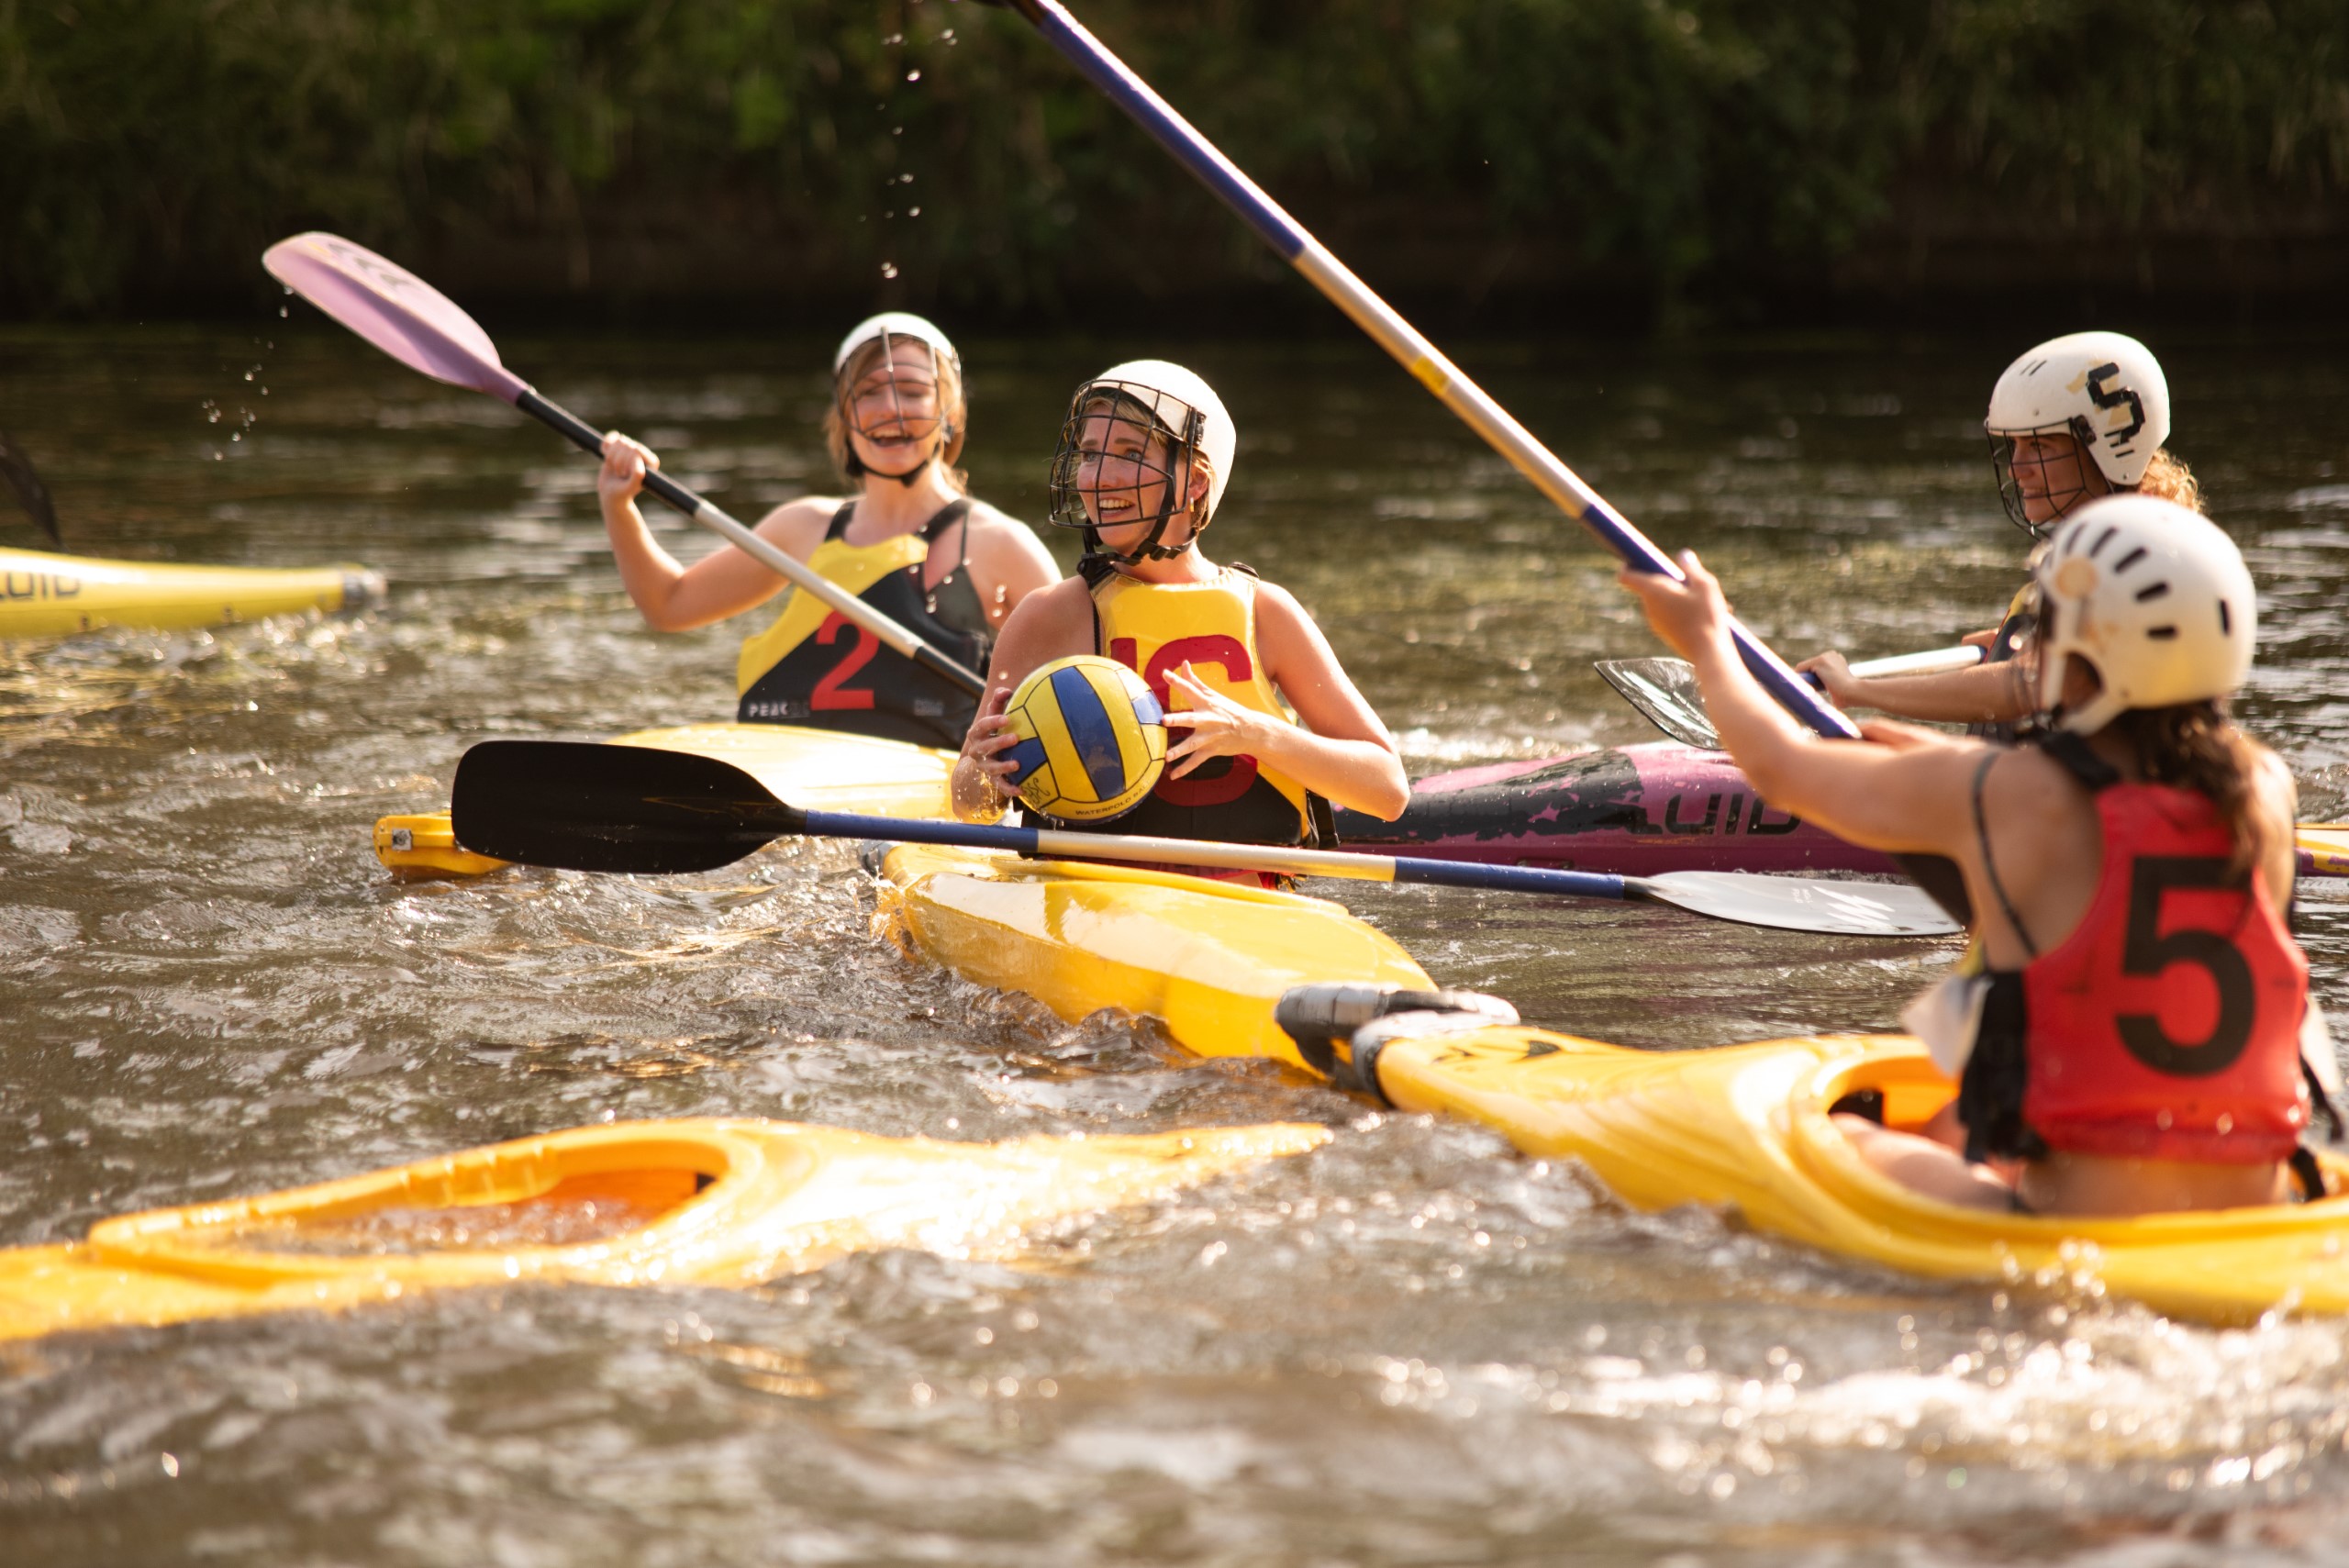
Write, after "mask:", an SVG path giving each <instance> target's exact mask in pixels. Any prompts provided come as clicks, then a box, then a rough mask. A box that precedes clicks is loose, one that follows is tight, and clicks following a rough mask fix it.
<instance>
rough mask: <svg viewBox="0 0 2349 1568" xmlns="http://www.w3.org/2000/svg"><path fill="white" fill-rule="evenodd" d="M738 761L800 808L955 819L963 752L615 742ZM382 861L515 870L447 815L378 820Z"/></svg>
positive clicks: (762, 737) (771, 737) (428, 870)
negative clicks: (462, 839) (476, 844)
mask: <svg viewBox="0 0 2349 1568" xmlns="http://www.w3.org/2000/svg"><path fill="white" fill-rule="evenodd" d="M613 744H615V745H618V746H650V747H651V748H653V749H655V750H656V751H688V752H691V753H693V754H694V755H696V756H701V757H716V758H718V760H719V761H721V762H731V763H733V764H734V765H735V766H736V767H738V768H740V769H741V770H742V771H743V772H745V773H749V774H751V776H752V777H753V778H755V779H757V780H758V781H759V782H760V783H761V784H764V785H765V786H766V787H767V788H768V789H769V790H770V791H772V792H773V793H774V795H775V796H776V797H777V798H778V799H782V800H787V801H789V802H791V804H793V805H794V806H807V807H809V808H811V809H816V810H823V811H861V812H865V813H867V814H869V815H872V816H874V817H952V815H953V814H954V811H953V806H952V790H951V780H952V775H953V772H954V753H953V752H952V751H941V750H939V749H938V748H936V747H932V746H915V745H911V744H909V743H908V742H906V741H903V740H875V739H874V738H873V737H872V736H869V735H850V734H845V733H843V732H841V731H839V730H831V729H807V728H800V727H799V726H797V725H791V724H688V725H684V726H681V727H679V728H673V729H640V730H638V731H637V732H636V733H635V734H633V735H623V736H621V737H619V738H618V740H616V741H614V742H613ZM375 858H376V859H377V860H379V861H381V862H384V865H386V866H388V867H389V868H390V869H391V870H392V871H394V872H395V873H398V874H400V875H402V876H409V877H420V876H480V875H483V874H484V873H488V872H493V871H495V870H497V869H498V868H499V867H500V866H502V865H504V864H506V862H504V861H501V860H493V859H492V858H490V857H489V856H487V855H477V854H474V853H473V851H470V850H468V849H465V848H464V847H463V846H462V845H460V844H459V843H458V842H457V836H456V834H455V832H454V831H452V830H451V828H450V825H449V814H448V813H447V812H446V811H431V812H414V813H403V814H398V815H394V816H390V817H379V818H378V819H377V820H376V823H375Z"/></svg>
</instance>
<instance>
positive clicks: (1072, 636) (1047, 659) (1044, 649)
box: [953, 577, 1093, 822]
mask: <svg viewBox="0 0 2349 1568" xmlns="http://www.w3.org/2000/svg"><path fill="white" fill-rule="evenodd" d="M1092 651H1093V595H1092V594H1091V593H1090V592H1089V591H1087V589H1086V588H1085V579H1083V578H1082V577H1070V578H1065V579H1063V581H1061V582H1058V583H1055V584H1052V586H1050V587H1048V588H1045V589H1044V590H1042V591H1041V592H1040V593H1034V594H1030V595H1028V596H1027V597H1026V598H1025V599H1022V600H1021V601H1020V602H1019V607H1018V608H1016V609H1014V610H1013V611H1012V612H1011V614H1010V616H1009V617H1008V618H1007V619H1006V620H1005V622H1004V623H1003V631H1002V634H1001V635H1000V636H998V637H997V638H996V643H995V653H994V656H993V657H992V658H990V659H989V660H988V662H987V693H986V696H985V699H984V700H983V701H982V702H981V703H980V704H979V713H978V717H977V718H975V719H974V720H973V721H972V724H971V728H970V733H968V734H967V735H965V736H964V737H963V754H962V755H961V756H960V757H958V758H956V759H955V761H954V778H953V797H954V815H955V816H957V817H961V818H962V819H963V821H965V822H992V821H994V820H995V819H996V817H1000V816H1002V815H1003V812H1004V807H1005V806H1008V805H1009V804H1010V803H1011V802H1012V801H1014V800H1016V799H1018V798H1019V792H1018V791H1016V790H1014V789H1013V788H1012V787H1011V785H1010V784H1008V782H1007V781H1008V778H1009V776H1010V773H1011V767H1012V764H1011V763H1009V762H1005V761H1003V760H1002V753H1003V752H1004V751H1007V750H1008V749H1009V748H1010V746H1011V744H1012V741H1013V736H1012V733H1011V729H1010V727H1009V726H1008V723H1007V722H1006V721H1005V719H1004V717H1003V709H1004V706H1005V705H1006V704H1007V703H1008V702H1009V701H1010V700H1011V694H1012V691H1013V689H1014V688H1016V687H1017V686H1018V685H1019V683H1020V682H1022V681H1024V680H1026V679H1027V678H1028V676H1029V674H1030V673H1031V672H1033V671H1034V670H1035V669H1037V668H1038V667H1039V666H1040V665H1044V664H1049V663H1051V662H1052V661H1053V660H1055V659H1065V658H1067V657H1068V656H1069V655H1071V654H1073V653H1090V652H1092Z"/></svg>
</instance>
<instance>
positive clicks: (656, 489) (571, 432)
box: [262, 234, 986, 696]
mask: <svg viewBox="0 0 2349 1568" xmlns="http://www.w3.org/2000/svg"><path fill="white" fill-rule="evenodd" d="M262 265H263V266H265V267H267V268H268V269H269V271H270V273H271V275H272V276H273V277H275V278H276V279H277V281H278V282H280V283H282V284H284V285H285V286H286V287H287V288H290V289H292V290H293V291H294V292H295V293H296V294H298V295H301V296H302V297H303V298H305V299H306V300H308V301H309V302H310V303H311V304H312V305H315V306H317V307H318V308H319V309H320V310H323V311H325V312H326V313H327V314H328V316H331V317H334V318H335V319H336V320H337V321H340V322H341V323H342V324H343V325H344V326H345V327H348V328H351V330H352V331H353V332H356V333H358V334H359V335H360V336H361V337H362V338H364V339H367V340H368V341H369V342H371V343H373V344H374V345H375V347H377V348H379V349H381V350H384V352H385V353H387V354H389V355H391V356H392V358H394V359H395V360H397V361H400V363H402V364H404V365H406V366H407V367H408V368H409V369H410V370H416V371H421V372H423V373H425V374H426V375H429V376H430V377H431V378H432V379H433V380H435V381H444V382H447V383H448V384H451V386H462V387H465V388H467V389H469V390H471V391H473V392H485V393H487V394H489V395H491V396H492V397H495V398H498V399H500V400H501V401H503V402H507V403H511V404H512V405H514V406H515V407H517V408H519V409H520V410H521V411H522V412H523V413H525V414H528V415H529V416H530V417H532V418H534V419H537V420H539V421H540V422H541V423H543V424H546V425H549V426H551V427H552V428H554V429H555V430H556V431H558V432H559V433H561V434H562V435H563V436H564V437H566V438H568V439H570V440H571V442H572V443H573V445H575V446H577V447H578V448H579V449H580V450H583V451H587V452H592V453H594V454H595V455H596V456H597V457H601V456H603V454H604V438H603V436H602V435H601V434H600V433H598V432H597V431H596V429H595V428H593V427H591V426H589V425H587V424H585V423H584V422H583V421H581V420H580V419H578V418H576V417H573V415H571V414H570V413H568V412H566V411H564V410H563V409H562V408H560V407H558V406H555V405H554V404H552V403H550V402H549V401H547V399H545V398H543V397H541V396H540V395H538V394H537V393H536V392H534V391H532V390H531V389H530V386H529V383H527V382H525V381H523V379H522V378H521V377H520V376H518V375H516V374H515V373H513V372H512V371H509V370H507V368H506V367H505V366H504V365H502V364H500V363H499V362H498V359H497V346H496V345H495V343H492V342H491V341H490V340H489V334H488V333H486V332H484V331H483V330H482V329H481V327H480V325H479V324H478V323H477V322H475V321H474V320H473V317H470V316H467V315H466V314H465V313H464V312H463V311H462V310H460V309H458V308H457V306H455V304H454V303H452V302H451V300H450V299H449V297H448V296H447V295H443V294H442V293H441V292H440V290H438V289H436V288H434V287H433V286H432V285H431V284H428V283H426V282H425V281H424V280H423V279H421V278H419V277H417V276H416V274H414V273H413V272H408V271H406V269H405V268H402V267H399V266H395V265H394V264H393V263H392V262H390V261H385V260H384V258H383V257H381V256H378V255H376V254H375V253H374V252H373V250H367V249H366V248H365V247H363V246H360V245H354V244H352V243H351V241H350V240H348V239H340V238H338V237H337V236H335V235H332V234H297V235H295V237H294V238H293V239H281V240H279V241H278V242H277V243H276V244H274V245H273V246H271V247H270V248H269V250H267V251H265V252H264V253H263V254H262ZM644 487H645V488H646V489H647V490H649V491H651V493H652V494H653V495H658V496H659V497H660V498H661V499H662V500H663V501H665V502H667V503H668V504H669V505H670V506H674V507H675V508H676V509H677V510H678V511H680V512H683V513H684V514H685V516H686V517H691V518H692V519H693V520H694V521H695V522H696V523H699V524H700V525H701V526H702V527H703V528H707V529H709V530H710V532H712V533H714V534H716V535H718V537H719V538H720V539H725V540H726V541H727V542H728V543H729V544H730V545H732V546H733V547H734V548H735V549H737V550H740V551H741V552H742V553H743V554H745V555H747V556H749V557H750V558H751V560H753V561H755V562H758V563H759V564H760V565H762V566H763V567H765V568H766V569H767V570H768V571H770V572H773V573H775V574H776V575H777V576H779V577H782V578H784V579H785V580H786V581H788V582H790V583H792V584H796V585H797V586H798V587H799V588H800V589H802V590H803V591H805V592H807V593H808V594H811V595H814V596H815V597H816V598H817V599H818V600H819V601H821V602H822V603H824V604H826V605H829V606H831V607H832V608H833V609H835V610H838V611H839V612H840V613H841V617H842V618H844V619H846V620H847V621H848V622H850V624H852V625H854V626H859V627H862V628H864V629H865V630H866V631H869V632H871V633H872V634H873V635H874V636H875V637H877V638H879V639H881V641H882V642H883V643H884V644H885V645H886V646H887V647H889V648H891V649H893V650H895V651H897V652H899V653H902V654H904V655H905V656H906V657H907V658H908V659H911V660H913V661H914V662H916V663H918V664H919V665H921V666H922V668H924V669H926V670H930V671H932V672H934V673H937V674H939V675H941V676H943V677H945V678H946V679H947V680H949V681H952V682H953V683H954V684H956V685H957V686H960V687H961V688H962V689H963V690H964V691H966V692H968V693H970V694H971V695H973V696H978V695H982V694H984V693H985V690H986V682H985V680H984V679H983V678H982V677H981V676H980V675H979V674H978V673H976V672H974V671H972V670H968V669H965V668H964V667H963V665H962V664H961V663H960V662H957V661H955V660H953V659H950V658H948V657H947V656H946V655H945V654H943V653H941V652H940V651H938V650H937V649H935V648H932V647H931V646H930V644H928V643H926V642H924V641H923V640H922V639H920V638H918V637H917V636H915V635H914V634H913V633H912V632H911V631H908V630H907V629H906V628H904V627H902V626H899V625H898V624H897V623H896V621H894V620H891V619H890V618H889V617H887V616H885V615H883V614H882V613H881V612H880V611H878V610H876V609H874V607H873V606H871V605H868V604H866V603H865V602H864V601H863V600H862V599H860V598H858V597H856V596H855V595H852V594H850V593H848V592H847V591H846V590H844V589H842V588H841V586H840V585H839V584H836V583H833V582H830V581H829V580H828V579H827V578H825V577H824V576H823V575H822V574H821V573H818V572H817V571H815V570H814V569H813V568H812V567H810V566H808V565H807V563H806V562H799V561H795V560H793V559H792V558H791V557H790V556H788V555H785V553H784V552H783V551H782V550H777V549H776V548H775V547H774V545H772V544H770V543H768V542H767V541H766V540H765V539H761V538H760V537H759V536H758V535H756V534H754V533H752V532H751V530H750V529H749V528H744V527H743V526H742V525H741V524H740V523H739V522H737V521H735V520H734V519H733V518H732V517H729V516H727V514H726V513H725V512H724V511H723V510H721V509H720V508H719V507H718V506H715V505H713V504H712V503H711V502H709V501H707V500H705V499H704V498H703V497H701V496H700V495H696V494H695V493H694V492H693V491H691V490H689V489H687V488H686V487H685V485H682V484H678V483H677V482H676V481H675V480H674V479H672V478H670V477H669V476H668V475H667V474H665V473H658V472H655V473H648V474H647V475H645V480H644Z"/></svg>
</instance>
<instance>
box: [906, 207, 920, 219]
mask: <svg viewBox="0 0 2349 1568" xmlns="http://www.w3.org/2000/svg"><path fill="white" fill-rule="evenodd" d="M906 216H907V217H920V216H921V208H919V207H918V206H909V207H907V209H906Z"/></svg>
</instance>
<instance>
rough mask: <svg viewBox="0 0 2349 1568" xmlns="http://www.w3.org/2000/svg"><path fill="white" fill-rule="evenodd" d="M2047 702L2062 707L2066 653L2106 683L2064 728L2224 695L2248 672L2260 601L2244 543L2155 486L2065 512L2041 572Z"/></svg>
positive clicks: (2043, 701) (2085, 727) (2066, 718)
mask: <svg viewBox="0 0 2349 1568" xmlns="http://www.w3.org/2000/svg"><path fill="white" fill-rule="evenodd" d="M2035 575H2036V577H2037V580H2038V584H2039V591H2040V595H2041V599H2042V604H2043V609H2042V613H2041V620H2040V631H2039V639H2040V641H2039V703H2040V706H2041V707H2042V708H2043V709H2045V710H2048V711H2051V712H2052V711H2054V710H2055V708H2056V705H2057V703H2058V701H2059V700H2060V698H2061V696H2062V693H2063V690H2064V666H2065V656H2066V655H2069V654H2074V653H2076V654H2078V655H2079V656H2080V657H2081V658H2082V659H2083V660H2085V661H2087V663H2088V664H2089V665H2090V666H2091V667H2092V668H2093V669H2094V670H2095V671H2096V673H2097V679H2098V680H2099V681H2100V682H2101V683H2102V689H2101V690H2099V692H2098V693H2097V695H2095V696H2094V697H2092V698H2091V699H2089V701H2088V702H2087V704H2086V705H2085V706H2082V707H2081V708H2080V709H2079V711H2077V712H2076V713H2069V712H2066V713H2059V714H2057V716H2056V719H2055V723H2056V726H2057V728H2063V729H2068V730H2071V731H2073V732H2075V733H2076V734H2081V735H2092V734H2094V733H2095V732H2096V731H2098V730H2099V729H2101V728H2104V727H2105V726H2106V725H2108V724H2110V723H2111V722H2112V721H2113V719H2115V718H2117V717H2120V716H2121V714H2122V713H2124V712H2126V711H2127V710H2129V709H2131V708H2141V707H2168V706H2172V705H2173V704H2176V703H2188V702H2200V701H2204V700H2206V699H2215V698H2218V697H2223V696H2225V695H2228V694H2229V693H2231V692H2233V691H2235V690H2236V689H2237V688H2239V687H2240V686H2241V685H2242V684H2243V681H2244V679H2245V678H2246V677H2247V676H2249V675H2250V673H2251V651H2252V643H2253V641H2254V639H2255V638H2256V636H2257V633H2258V629H2259V626H2258V598H2257V594H2256V592H2255V591H2254V588H2253V587H2252V583H2251V573H2250V571H2249V570H2248V569H2247V568H2245V567H2244V565H2243V552H2242V551H2240V550H2237V549H2235V544H2234V540H2232V539H2229V538H2228V537H2227V536H2226V535H2225V534H2224V533H2223V532H2221V530H2220V528H2219V527H2218V525H2217V524H2215V523H2213V522H2211V521H2210V519H2209V518H2208V517H2202V516H2201V515H2200V514H2199V513H2196V512H2190V511H2188V510H2187V509H2186V508H2185V507H2183V506H2177V505H2176V504H2174V503H2172V502H2168V501H2162V500H2157V499H2155V498H2154V497H2153V496H2150V495H2108V496H2103V497H2101V498H2099V499H2098V500H2095V501H2091V502H2089V503H2088V504H2087V506H2083V507H2081V508H2080V509H2079V510H2078V511H2077V512H2076V513H2074V514H2073V515H2072V516H2071V517H2068V518H2066V519H2065V521H2064V523H2063V525H2062V527H2061V528H2060V529H2059V530H2058V531H2057V533H2056V535H2055V537H2054V539H2052V540H2051V541H2050V542H2049V544H2048V547H2047V550H2046V551H2045V552H2044V554H2043V555H2042V556H2041V558H2040V561H2039V564H2038V566H2037V568H2036V569H2035Z"/></svg>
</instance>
